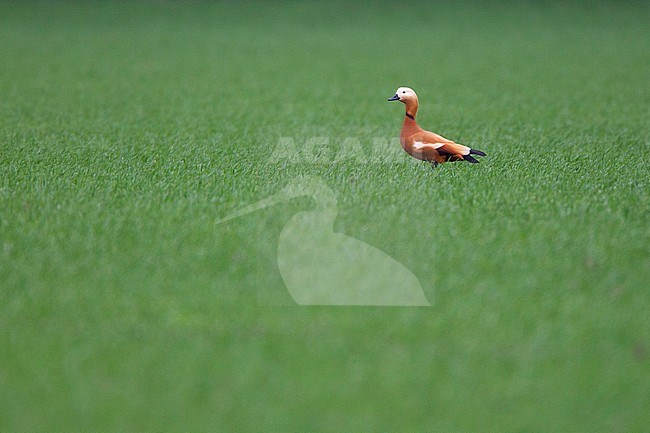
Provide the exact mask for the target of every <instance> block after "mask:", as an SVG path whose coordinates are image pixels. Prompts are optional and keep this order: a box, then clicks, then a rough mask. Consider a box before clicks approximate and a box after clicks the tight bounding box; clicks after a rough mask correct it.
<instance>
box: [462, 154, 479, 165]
mask: <svg viewBox="0 0 650 433" xmlns="http://www.w3.org/2000/svg"><path fill="white" fill-rule="evenodd" d="M463 159H464V160H465V161H467V162H471V163H472V164H478V160H477V159H476V158H474V157H473V156H469V155H463Z"/></svg>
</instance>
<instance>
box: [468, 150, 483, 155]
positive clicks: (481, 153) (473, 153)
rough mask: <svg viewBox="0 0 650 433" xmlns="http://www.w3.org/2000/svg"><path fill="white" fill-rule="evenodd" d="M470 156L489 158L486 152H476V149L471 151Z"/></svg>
mask: <svg viewBox="0 0 650 433" xmlns="http://www.w3.org/2000/svg"><path fill="white" fill-rule="evenodd" d="M469 154H470V155H478V156H487V155H486V154H485V152H481V151H480V150H476V149H470V150H469Z"/></svg>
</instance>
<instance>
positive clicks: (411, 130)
mask: <svg viewBox="0 0 650 433" xmlns="http://www.w3.org/2000/svg"><path fill="white" fill-rule="evenodd" d="M414 117H415V116H414ZM420 131H422V128H420V125H418V122H416V121H415V119H412V118H411V117H409V116H408V111H407V112H406V116H404V123H403V124H402V132H401V133H400V135H399V136H400V139H401V141H402V145H404V142H405V140H406V137H409V136H411V135H413V134H415V133H417V132H420Z"/></svg>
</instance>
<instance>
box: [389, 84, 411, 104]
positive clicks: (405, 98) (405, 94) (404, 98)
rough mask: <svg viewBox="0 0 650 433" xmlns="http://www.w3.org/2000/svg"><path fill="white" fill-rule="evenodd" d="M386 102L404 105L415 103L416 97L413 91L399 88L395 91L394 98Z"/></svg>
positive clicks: (407, 88)
mask: <svg viewBox="0 0 650 433" xmlns="http://www.w3.org/2000/svg"><path fill="white" fill-rule="evenodd" d="M388 100H389V101H400V102H402V103H403V104H406V103H407V102H409V101H412V102H417V100H418V95H416V94H415V92H414V91H413V89H411V88H410V87H400V88H399V89H397V92H395V96H393V97H392V98H389V99H388Z"/></svg>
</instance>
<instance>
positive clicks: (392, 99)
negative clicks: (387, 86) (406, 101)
mask: <svg viewBox="0 0 650 433" xmlns="http://www.w3.org/2000/svg"><path fill="white" fill-rule="evenodd" d="M388 100H389V101H399V96H397V93H395V96H393V97H392V98H388Z"/></svg>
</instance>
